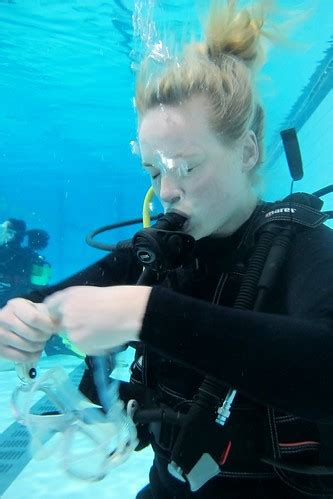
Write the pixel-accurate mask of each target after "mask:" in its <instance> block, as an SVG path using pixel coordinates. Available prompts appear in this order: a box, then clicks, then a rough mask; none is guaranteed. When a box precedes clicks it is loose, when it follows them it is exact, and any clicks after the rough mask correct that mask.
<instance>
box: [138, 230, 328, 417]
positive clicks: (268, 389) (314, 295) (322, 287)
mask: <svg viewBox="0 0 333 499" xmlns="http://www.w3.org/2000/svg"><path fill="white" fill-rule="evenodd" d="M321 229H324V230H313V231H308V232H305V233H303V234H301V235H300V236H299V237H298V238H296V240H295V241H294V243H293V245H292V247H291V250H290V254H289V258H288V262H287V264H286V269H287V271H286V272H285V273H286V286H284V287H283V288H280V289H279V288H278V289H276V290H275V294H276V299H277V300H279V301H280V302H281V303H282V304H283V307H282V308H283V313H281V314H280V315H278V314H275V313H274V314H272V313H262V312H253V311H244V310H236V309H232V308H228V307H224V306H219V305H212V304H209V303H207V302H205V301H201V300H198V299H193V298H191V297H188V296H184V295H181V294H179V293H176V292H174V291H172V290H170V289H165V288H162V287H154V288H153V291H152V293H151V296H150V300H149V303H148V307H147V311H146V315H145V318H144V322H143V327H142V331H141V335H140V339H141V340H142V341H143V342H145V343H146V345H148V346H149V347H150V348H151V349H153V350H156V351H157V352H158V353H160V354H162V355H164V356H166V357H168V358H170V359H172V360H174V361H176V362H179V363H181V364H183V365H185V366H188V367H191V368H194V369H196V370H198V371H200V372H202V373H206V374H210V375H212V376H214V377H216V378H218V379H219V380H220V381H221V382H224V383H225V384H227V385H229V386H232V387H234V388H236V389H237V390H239V391H240V392H242V393H243V394H245V395H247V396H248V397H250V398H252V399H253V400H256V401H258V402H260V403H264V404H267V405H272V406H274V407H276V408H279V409H282V410H286V411H290V412H293V413H294V414H296V415H299V416H301V417H304V418H308V419H313V420H323V421H328V422H333V232H332V231H330V230H329V229H327V228H326V227H322V228H321ZM281 295H283V296H281Z"/></svg>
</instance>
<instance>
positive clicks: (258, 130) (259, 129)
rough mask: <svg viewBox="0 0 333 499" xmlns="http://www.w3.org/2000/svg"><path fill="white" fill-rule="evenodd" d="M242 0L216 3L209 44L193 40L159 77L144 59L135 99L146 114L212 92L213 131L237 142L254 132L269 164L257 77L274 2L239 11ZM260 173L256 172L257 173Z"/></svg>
mask: <svg viewBox="0 0 333 499" xmlns="http://www.w3.org/2000/svg"><path fill="white" fill-rule="evenodd" d="M236 3H237V0H227V1H226V2H221V1H218V0H215V1H213V3H212V6H211V8H210V11H209V14H208V20H207V28H206V36H205V41H204V42H203V43H190V44H189V45H188V46H186V47H185V49H184V51H183V54H182V56H181V58H180V59H176V60H172V61H171V62H170V61H168V64H167V67H165V68H164V71H163V72H162V73H161V74H159V75H154V74H152V73H151V71H149V58H147V59H146V60H145V61H143V63H142V65H141V69H140V72H139V75H138V78H137V85H136V97H135V103H136V107H137V110H138V113H139V115H140V116H142V115H144V113H145V112H146V111H147V110H149V109H151V108H152V107H155V106H157V105H159V104H164V105H177V104H180V103H181V102H182V101H184V100H187V99H189V98H191V97H192V96H194V95H198V94H200V95H206V96H207V98H208V102H209V106H210V111H211V112H210V123H211V126H212V130H213V131H215V132H216V134H217V135H218V136H220V137H223V139H224V140H227V141H230V142H233V141H236V140H238V139H240V138H241V137H242V136H243V135H244V134H245V133H246V132H247V131H248V130H253V132H254V133H255V135H256V137H257V141H258V148H259V159H258V162H257V165H256V167H255V168H254V169H253V170H257V168H258V167H259V165H260V164H261V163H262V162H263V157H264V145H263V128H264V112H263V109H262V106H261V105H260V103H259V100H258V97H257V96H256V92H255V84H254V80H255V78H254V77H255V75H256V72H257V70H258V69H259V68H260V66H261V65H262V64H263V62H264V51H263V47H262V38H263V37H267V38H273V37H274V36H273V32H272V33H269V32H268V31H264V24H265V20H266V17H267V13H268V12H269V11H270V10H271V8H272V3H271V2H270V1H268V0H266V1H265V0H262V1H261V3H260V4H258V5H256V6H254V7H252V8H245V9H243V10H240V11H238V10H237V9H236ZM255 173H256V172H255V171H254V172H253V174H254V176H255Z"/></svg>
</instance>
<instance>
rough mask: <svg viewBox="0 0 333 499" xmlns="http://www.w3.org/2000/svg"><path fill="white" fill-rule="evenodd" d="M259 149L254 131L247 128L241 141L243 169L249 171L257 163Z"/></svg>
mask: <svg viewBox="0 0 333 499" xmlns="http://www.w3.org/2000/svg"><path fill="white" fill-rule="evenodd" d="M258 159H259V150H258V142H257V137H256V135H255V133H254V132H253V131H252V130H248V132H247V133H246V136H245V137H244V142H243V156H242V161H243V171H244V172H245V171H247V172H249V171H250V170H252V168H253V167H254V166H256V164H257V163H258Z"/></svg>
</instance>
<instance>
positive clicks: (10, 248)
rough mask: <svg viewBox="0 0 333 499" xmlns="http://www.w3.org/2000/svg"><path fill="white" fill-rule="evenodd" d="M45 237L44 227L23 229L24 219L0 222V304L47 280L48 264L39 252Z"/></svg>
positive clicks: (46, 282)
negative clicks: (25, 242)
mask: <svg viewBox="0 0 333 499" xmlns="http://www.w3.org/2000/svg"><path fill="white" fill-rule="evenodd" d="M25 239H26V240H27V244H26V245H24V241H25ZM48 240H49V235H48V233H47V232H46V231H45V230H42V229H31V230H26V223H25V222H24V220H19V219H16V218H9V219H8V220H5V221H4V222H3V223H2V224H1V225H0V307H3V306H4V305H5V304H6V303H7V301H8V300H10V299H12V298H14V297H16V296H21V295H23V294H25V293H27V292H29V291H32V290H33V289H37V288H40V287H46V286H47V285H48V284H49V276H50V268H51V267H50V264H49V263H48V262H47V261H46V259H45V257H44V256H42V255H41V254H40V253H39V250H41V249H44V248H46V246H47V244H48Z"/></svg>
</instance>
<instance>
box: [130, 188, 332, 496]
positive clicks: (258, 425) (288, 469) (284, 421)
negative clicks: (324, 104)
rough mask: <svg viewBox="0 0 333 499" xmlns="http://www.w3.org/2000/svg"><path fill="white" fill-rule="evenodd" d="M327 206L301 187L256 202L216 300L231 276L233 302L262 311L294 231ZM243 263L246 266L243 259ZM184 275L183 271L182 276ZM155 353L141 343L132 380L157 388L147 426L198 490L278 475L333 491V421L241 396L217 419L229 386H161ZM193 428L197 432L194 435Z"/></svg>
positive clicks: (305, 487)
mask: <svg viewBox="0 0 333 499" xmlns="http://www.w3.org/2000/svg"><path fill="white" fill-rule="evenodd" d="M315 194H316V193H315ZM322 204H323V203H322V201H321V200H320V198H319V197H318V196H317V195H310V194H305V193H297V194H293V195H291V196H288V197H287V198H286V199H284V200H283V201H281V202H277V203H263V204H262V205H260V206H258V208H257V209H256V212H255V213H254V216H253V217H252V219H251V222H250V224H249V225H248V226H247V229H246V230H245V232H244V234H243V236H242V238H241V241H240V244H239V245H238V248H237V259H236V260H237V261H235V264H236V268H235V269H234V270H231V272H229V273H228V275H225V276H224V278H223V279H220V280H219V289H218V290H217V291H216V293H215V297H214V299H216V297H218V301H215V303H220V302H221V301H220V300H221V297H222V295H223V291H224V290H225V289H227V288H228V285H229V284H230V280H232V281H233V286H235V281H237V280H238V283H237V284H236V286H238V295H237V298H236V301H235V303H234V306H235V307H236V308H243V309H253V310H260V311H265V299H266V296H267V290H268V289H270V288H271V287H272V285H273V283H274V282H275V281H276V279H277V276H278V274H279V271H280V270H281V267H282V266H283V263H284V261H285V257H286V254H287V251H288V247H289V244H290V241H291V239H292V236H293V233H294V232H295V231H297V230H299V229H301V228H304V227H307V228H316V227H318V226H320V225H321V224H323V223H324V222H326V221H327V220H328V219H329V218H331V217H332V212H321V211H320V210H321V208H322ZM249 255H250V256H249ZM244 261H246V262H247V264H246V268H245V266H244V265H239V263H240V262H244ZM242 268H243V271H242V270H240V269H242ZM181 273H182V270H181V269H180V271H179V273H178V274H180V275H181ZM180 275H178V277H177V278H178V279H179V278H180ZM170 285H171V284H170ZM213 303H214V301H213ZM154 356H155V357H154V358H155V361H154V360H153V356H152V355H151V354H150V353H149V351H148V350H147V349H146V348H142V349H141V348H140V354H138V357H137V359H136V362H135V363H134V365H133V368H132V382H133V383H135V384H137V385H140V384H143V385H144V386H145V387H146V388H149V389H152V392H151V393H152V394H153V396H152V398H151V403H152V407H153V410H155V413H154V417H153V419H154V420H153V421H152V422H150V425H149V426H150V433H151V439H152V445H153V447H154V449H155V452H157V453H161V454H162V455H163V456H164V457H166V458H167V459H168V460H169V462H173V463H174V465H173V470H172V469H169V471H170V472H171V473H172V474H173V475H174V476H176V477H177V478H179V479H180V480H183V481H188V483H189V485H190V487H191V489H192V490H193V491H195V490H198V489H199V488H200V487H202V486H203V485H204V484H205V483H206V482H207V481H208V480H210V479H211V478H213V477H214V476H217V475H222V476H233V477H237V478H249V477H253V478H269V477H273V476H276V475H278V476H279V477H280V478H281V480H283V481H284V482H285V483H287V484H288V485H289V486H290V487H292V488H294V489H296V490H298V491H300V492H303V493H304V494H311V495H312V494H316V495H317V496H318V495H319V496H323V497H332V496H333V468H330V466H331V463H333V461H332V462H330V461H328V459H327V458H329V457H332V456H329V455H328V453H327V452H325V455H322V454H323V452H322V449H323V445H322V439H323V437H322V433H323V432H325V442H326V447H327V434H329V435H330V439H331V442H332V449H333V426H332V427H331V428H327V427H323V428H322V427H321V425H317V424H314V423H311V422H308V421H304V420H302V419H301V418H298V417H295V416H294V415H292V414H287V413H284V412H281V411H277V410H275V409H272V408H268V407H262V406H261V407H260V406H259V405H256V404H254V403H252V402H249V401H248V400H245V399H244V398H243V397H241V396H238V395H237V396H236V398H235V403H234V404H233V405H232V404H230V405H232V407H229V409H230V412H231V415H230V418H227V419H228V422H227V424H225V425H220V424H218V423H217V422H216V420H217V412H218V409H219V408H221V407H222V406H223V403H224V402H225V396H226V395H227V394H228V388H227V387H226V386H225V385H223V384H221V383H220V382H219V381H218V380H214V379H212V378H211V377H206V378H205V380H204V382H203V383H201V386H200V388H199V391H198V393H197V394H196V395H195V396H194V397H193V399H191V400H187V399H184V397H183V396H182V394H181V393H177V392H176V391H174V390H171V389H170V388H168V387H167V386H163V385H161V384H160V383H159V384H156V380H155V376H154V374H153V371H154V368H155V367H156V355H155V354H154ZM161 362H162V363H163V360H161ZM154 364H155V366H154ZM148 405H149V404H148ZM145 408H147V400H146V401H145ZM143 412H144V411H142V412H141V415H140V410H139V411H137V413H136V414H134V417H135V420H136V422H138V423H140V421H141V422H142V421H143V420H145V421H147V420H149V418H148V417H147V415H146V416H144V417H142V414H143ZM145 418H146V419H145ZM194 434H196V435H199V436H200V438H196V439H194V438H193V435H194ZM290 442H292V443H290ZM244 443H246V445H244ZM326 450H327V449H326ZM331 454H332V453H331ZM202 456H205V457H204V459H202ZM177 467H178V468H177ZM174 471H175V473H174ZM177 473H178V476H177Z"/></svg>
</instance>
